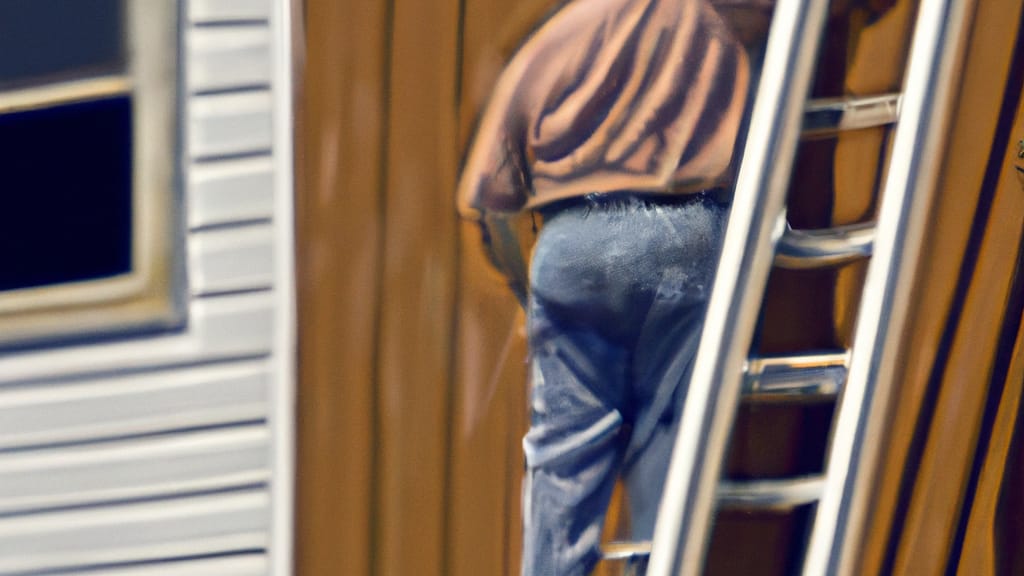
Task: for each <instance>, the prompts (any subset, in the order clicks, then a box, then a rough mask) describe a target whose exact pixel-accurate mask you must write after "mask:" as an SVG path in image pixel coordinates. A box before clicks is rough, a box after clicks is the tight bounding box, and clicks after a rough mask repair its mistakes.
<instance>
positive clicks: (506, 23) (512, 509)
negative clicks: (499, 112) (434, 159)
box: [447, 0, 537, 576]
mask: <svg viewBox="0 0 1024 576" xmlns="http://www.w3.org/2000/svg"><path fill="white" fill-rule="evenodd" d="M527 4H529V3H524V2H517V1H514V0H466V1H465V5H464V24H463V32H462V34H463V36H462V38H463V46H462V54H461V57H462V60H461V70H462V77H461V83H460V85H461V92H460V95H459V96H460V104H459V126H460V131H459V132H460V133H459V142H460V148H459V150H460V153H461V152H462V151H463V150H464V149H465V145H466V143H467V142H468V141H469V139H470V136H471V134H472V128H473V125H474V123H475V121H476V118H477V116H478V115H479V114H480V113H481V111H482V108H483V106H484V104H485V103H486V101H487V98H488V96H489V95H490V92H491V89H492V87H493V85H494V82H495V81H496V80H497V77H498V75H499V74H500V73H501V70H502V68H503V67H504V64H505V62H506V61H507V59H508V57H509V56H510V55H511V50H512V48H513V47H514V44H512V45H511V46H510V45H509V44H510V43H509V42H507V41H505V40H503V38H505V37H507V36H510V35H512V34H515V33H516V32H520V30H515V26H512V25H511V23H512V22H516V21H517V20H519V19H522V18H524V17H523V16H518V15H517V14H518V13H519V11H521V10H523V8H524V6H525V5H527ZM534 4H537V3H536V2H534ZM510 26H511V28H512V29H510ZM459 246H460V250H459V276H460V297H459V304H458V311H457V321H456V324H457V327H458V335H457V340H456V357H455V390H454V392H455V413H454V414H453V420H452V426H453V435H452V445H451V450H452V453H451V460H450V463H451V474H452V476H451V486H450V490H451V500H450V506H451V508H450V514H451V516H450V523H449V527H448V535H447V537H448V555H449V557H448V560H449V565H448V571H447V573H448V574H450V575H452V576H475V575H477V574H494V575H500V574H514V573H518V556H519V549H520V544H519V540H520V505H519V501H520V498H519V494H520V485H521V478H522V471H523V456H522V448H521V443H520V439H521V437H522V434H523V433H524V431H525V430H524V427H525V425H526V419H525V411H526V388H527V375H526V364H525V359H526V343H525V338H524V333H523V316H522V313H521V312H519V311H518V308H519V306H518V304H517V303H516V301H515V299H514V298H513V297H512V295H511V293H510V291H509V290H508V289H507V288H506V287H505V286H504V282H502V280H501V279H500V278H499V277H498V275H497V274H496V273H495V272H494V271H492V270H491V268H490V266H489V264H488V263H487V261H486V257H485V256H484V254H483V250H482V248H481V236H480V230H479V228H478V227H477V226H476V225H475V224H472V223H468V222H465V223H463V224H462V225H461V228H460V235H459Z"/></svg>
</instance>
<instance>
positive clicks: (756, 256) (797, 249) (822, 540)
mask: <svg viewBox="0 0 1024 576" xmlns="http://www.w3.org/2000/svg"><path fill="white" fill-rule="evenodd" d="M969 4H971V0H921V4H920V6H919V8H918V14H917V19H916V23H915V26H914V36H913V41H912V44H911V48H910V52H909V54H908V57H907V69H906V72H905V75H904V85H903V92H902V93H901V94H887V95H879V96H874V97H867V98H851V99H834V100H833V99H830V100H809V101H808V100H807V98H806V96H807V94H808V92H809V87H810V82H811V77H812V75H813V72H814V69H815V64H816V60H817V53H818V45H819V41H820V38H821V36H822V33H823V29H824V24H825V20H826V16H827V12H828V3H827V0H779V1H778V3H777V5H776V8H775V14H774V17H773V21H772V25H771V30H770V32H769V36H768V45H767V51H766V54H765V59H764V66H763V70H762V73H761V79H760V82H759V85H758V89H757V95H756V98H755V100H754V107H753V111H752V115H751V122H750V129H749V133H748V136H747V140H746V144H745V148H744V153H743V157H742V162H741V165H740V170H739V175H738V178H737V184H736V190H735V195H734V200H733V206H732V210H731V213H730V216H729V224H728V229H727V232H726V237H725V241H724V246H723V249H722V255H721V259H720V262H719V267H718V273H717V275H716V279H715V284H714V289H713V291H712V295H711V300H710V303H709V307H708V312H707V317H706V320H705V325H704V331H703V334H702V336H701V342H700V348H699V352H698V356H697V360H696V364H695V367H694V372H693V377H692V380H691V382H690V385H689V388H688V392H687V397H686V400H685V406H684V410H683V415H682V421H681V424H680V428H679V433H678V437H677V439H676V445H675V448H674V451H673V456H672V461H671V465H670V468H669V473H668V478H667V480H666V484H665V492H664V495H663V498H662V503H661V508H660V510H659V515H658V522H657V526H656V530H655V534H654V541H653V543H651V542H625V543H615V544H613V545H612V546H610V547H609V548H608V549H607V550H606V551H605V559H606V560H617V561H621V562H624V563H625V566H626V574H627V575H628V576H637V575H640V574H647V576H677V575H685V576H698V575H699V574H701V573H702V571H703V569H704V556H705V552H706V547H707V543H708V540H709V537H710V529H711V524H712V517H713V514H714V511H715V508H716V506H717V507H720V508H728V507H733V508H741V509H747V510H749V509H766V508H767V509H772V508H776V509H778V508H787V507H788V508H792V507H795V506H800V505H805V504H815V503H816V512H815V513H814V519H813V530H812V531H811V535H810V539H809V542H808V543H807V545H806V547H805V554H804V558H803V563H802V566H803V567H802V570H803V574H804V575H805V576H819V575H826V574H828V575H838V574H842V575H852V574H854V573H855V572H854V571H855V570H856V561H857V555H858V550H859V548H858V546H859V543H860V542H861V539H862V536H863V531H864V523H865V514H866V510H867V499H868V497H869V496H870V494H869V490H870V488H871V484H870V482H871V478H872V477H873V475H874V473H875V471H876V469H877V466H878V460H879V454H880V447H879V446H877V444H872V443H871V442H869V441H868V439H869V438H877V437H878V435H880V434H881V433H882V432H883V430H884V425H885V416H886V412H887V404H888V402H889V401H890V398H891V396H892V394H891V392H892V390H893V385H894V383H893V377H892V373H893V365H894V362H895V360H896V353H897V352H898V350H897V346H894V345H893V344H894V342H895V340H896V339H897V338H898V336H899V334H900V333H901V331H902V328H903V326H904V323H905V310H906V308H907V302H908V300H909V297H910V294H909V288H910V286H909V282H908V280H909V278H910V276H911V274H912V273H913V266H914V265H915V263H916V261H917V258H918V255H919V253H920V245H921V241H922V236H923V229H924V221H925V218H926V216H927V212H928V208H929V206H930V203H931V196H932V192H933V189H934V188H935V181H936V179H937V175H938V164H939V162H938V158H939V154H940V153H941V149H940V143H941V142H943V140H944V138H943V130H944V127H945V125H946V121H947V120H946V119H947V117H948V111H949V109H950V106H951V102H952V98H953V94H954V92H955V90H954V82H953V77H954V72H955V70H956V67H957V66H958V64H959V60H960V57H961V54H962V52H963V50H962V47H963V39H964V36H965V31H966V25H967V21H968V20H969V18H968V15H969V10H968V8H969V6H968V5H969ZM892 123H895V128H894V130H895V133H894V137H893V145H892V149H891V154H890V157H889V161H888V166H887V169H886V178H885V181H884V184H883V187H882V191H881V205H880V208H879V212H878V219H877V222H876V223H870V224H862V225H852V226H840V227H835V228H831V229H825V230H814V231H798V230H792V229H790V228H789V226H788V225H787V223H786V215H785V196H786V191H787V188H788V185H789V179H790V174H791V171H792V165H793V160H794V156H795V153H796V145H797V141H798V140H799V138H800V137H801V133H802V134H803V135H805V136H806V135H814V136H823V135H824V136H827V135H832V134H835V133H837V132H839V131H843V130H854V129H863V128H869V127H873V126H883V125H887V124H892ZM864 258H870V261H869V263H868V272H867V277H866V280H865V283H864V287H863V295H862V298H861V303H860V308H859V312H858V316H857V326H856V330H855V333H854V337H853V344H852V346H851V348H850V349H849V350H843V351H836V352H831V353H824V354H823V353H809V354H806V355H796V356H787V357H770V358H748V357H747V356H748V351H749V350H750V347H751V342H752V340H753V335H754V331H755V327H756V323H757V317H758V313H759V311H760V307H761V302H762V298H763V295H764V291H765V286H766V283H767V279H768V274H769V271H770V268H771V266H772V265H773V264H774V265H775V266H780V267H787V268H819V267H830V266H838V265H842V264H846V263H849V262H852V261H855V260H858V259H864ZM779 375H783V376H784V377H781V378H780V377H778V376H779ZM844 380H845V382H844ZM780 394H797V395H826V396H833V397H835V396H838V397H839V399H840V402H839V403H838V404H837V405H838V408H837V413H836V415H835V417H834V424H833V430H832V436H831V445H830V447H829V449H828V455H827V464H826V470H825V473H824V474H822V475H815V476H809V477H797V478H789V479H783V480H756V481H746V482H724V481H721V480H720V476H721V470H722V466H723V460H724V458H725V455H726V449H727V448H728V440H729V433H730V431H731V429H732V426H733V422H734V419H735V415H736V411H737V406H738V402H739V399H740V397H741V396H742V397H745V398H748V399H750V400H753V401H757V400H758V399H764V398H768V397H771V396H773V395H774V396H778V395H780Z"/></svg>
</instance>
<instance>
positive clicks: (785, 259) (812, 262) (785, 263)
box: [775, 222, 875, 270]
mask: <svg viewBox="0 0 1024 576" xmlns="http://www.w3.org/2000/svg"><path fill="white" fill-rule="evenodd" d="M874 244H875V225H874V223H873V222H866V223H863V224H848V225H846V226H836V227H834V228H824V229H821V230H793V229H791V228H787V229H786V232H785V233H784V234H783V235H782V238H781V239H780V240H779V245H778V249H777V250H776V253H775V265H776V266H778V267H780V268H789V269H792V270H805V269H809V268H826V267H829V266H841V265H843V264H849V263H850V262H854V261H856V260H862V259H864V258H867V257H869V256H871V252H872V250H873V248H874Z"/></svg>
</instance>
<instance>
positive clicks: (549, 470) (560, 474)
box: [522, 195, 728, 576]
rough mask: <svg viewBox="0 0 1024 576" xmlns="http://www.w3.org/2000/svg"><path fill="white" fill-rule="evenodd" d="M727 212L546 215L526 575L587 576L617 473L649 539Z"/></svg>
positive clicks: (687, 200) (603, 202)
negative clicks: (621, 478)
mask: <svg viewBox="0 0 1024 576" xmlns="http://www.w3.org/2000/svg"><path fill="white" fill-rule="evenodd" d="M727 213H728V209H727V207H725V206H724V205H722V204H720V203H718V202H716V201H714V200H712V199H711V198H709V197H704V196H691V197H679V198H666V199H661V200H656V201H655V200H647V199H644V198H641V197H637V196H633V195H616V196H611V197H602V198H601V199H596V200H584V199H580V200H578V201H574V202H571V203H570V204H569V205H567V206H566V205H563V206H560V207H558V206H556V207H553V208H551V209H548V210H547V211H545V222H544V227H543V229H542V230H541V233H540V236H539V237H538V239H537V244H536V248H535V250H534V256H533V260H532V263H531V270H530V289H531V290H530V302H529V309H528V321H527V322H528V326H527V328H528V335H529V343H530V354H531V360H530V362H531V372H532V383H533V386H532V392H531V426H530V430H529V432H528V433H527V435H526V438H525V439H524V441H523V445H524V449H525V452H526V464H527V477H526V484H525V486H524V518H525V526H524V550H523V571H522V573H523V575H524V576H577V575H580V576H582V575H584V574H588V573H589V572H590V571H591V570H592V569H593V568H594V566H595V564H596V563H597V562H598V560H599V559H600V548H599V545H600V538H601V531H602V527H603V524H604V516H605V511H606V508H607V506H608V501H609V499H610V497H611V493H612V488H613V487H614V484H615V480H616V478H617V477H618V476H619V475H620V474H621V475H622V476H623V478H624V480H625V484H626V488H627V492H628V495H629V504H630V513H631V514H630V516H631V526H632V530H633V538H634V539H649V538H651V536H652V534H653V531H654V521H655V516H656V514H657V508H658V504H659V502H660V500H661V491H662V485H663V483H664V480H665V474H666V471H667V468H668V461H669V458H670V455H671V449H672V445H673V443H674V438H675V431H676V428H677V426H678V422H679V414H680V410H681V407H682V399H683V396H684V395H685V392H686V390H685V388H686V384H687V382H688V381H689V377H690V371H691V369H692V366H693V361H694V358H695V356H696V353H697V345H698V341H699V339H700V331H701V324H702V322H703V318H704V311H705V307H706V305H707V300H708V296H709V294H710V292H711V287H712V283H713V281H714V272H715V268H716V266H717V262H718V252H719V249H720V244H721V239H722V235H723V232H724V229H725V222H726V219H727Z"/></svg>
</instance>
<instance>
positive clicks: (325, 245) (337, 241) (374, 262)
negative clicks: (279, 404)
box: [295, 0, 388, 576]
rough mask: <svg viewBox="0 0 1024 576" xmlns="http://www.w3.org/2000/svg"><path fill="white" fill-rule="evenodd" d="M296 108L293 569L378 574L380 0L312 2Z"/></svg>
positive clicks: (383, 42)
mask: <svg viewBox="0 0 1024 576" xmlns="http://www.w3.org/2000/svg"><path fill="white" fill-rule="evenodd" d="M304 8H305V18H304V23H305V30H304V32H305V34H304V39H305V47H304V50H302V52H301V53H302V54H304V66H303V76H302V82H301V85H300V86H301V89H300V94H299V97H298V110H297V131H296V145H297V161H296V171H297V182H296V204H297V205H296V219H297V246H298V250H297V255H296V258H297V267H298V318H299V355H298V363H299V373H298V377H299V386H298V406H297V410H298V430H297V433H298V456H297V458H298V462H297V466H298V478H297V483H296V492H297V494H296V498H297V503H296V508H297V510H296V538H295V554H296V572H297V573H298V574H302V575H320V574H325V575H326V574H347V575H352V576H363V575H367V574H370V570H371V564H372V562H371V550H372V546H373V542H372V530H371V528H372V526H373V520H372V519H373V514H374V512H373V510H372V507H371V505H372V501H373V494H374V488H373V486H374V483H375V477H374V473H373V471H374V456H373V451H374V445H375V438H374V436H373V431H374V427H375V424H374V419H375V414H374V406H375V405H376V400H375V398H374V391H375V372H376V369H377V368H376V366H375V365H374V358H375V357H376V334H377V327H376V322H377V311H378V309H379V305H380V302H379V296H378V294H379V291H380V282H379V276H380V263H381V248H382V245H381V233H382V228H381V221H380V219H381V215H382V212H381V208H382V207H381V203H380V191H381V186H382V182H381V178H380V175H381V170H380V168H381V165H382V162H383V161H384V158H383V138H382V135H383V132H382V122H383V119H384V117H385V80H386V76H385V65H386V61H385V54H386V53H387V52H386V46H387V40H388V39H387V37H386V34H385V33H386V31H387V5H386V2H385V1H384V0H308V1H306V2H305V3H304Z"/></svg>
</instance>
